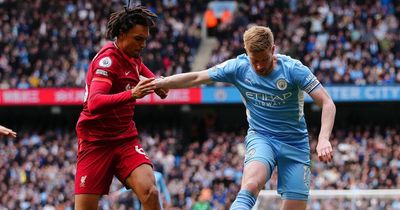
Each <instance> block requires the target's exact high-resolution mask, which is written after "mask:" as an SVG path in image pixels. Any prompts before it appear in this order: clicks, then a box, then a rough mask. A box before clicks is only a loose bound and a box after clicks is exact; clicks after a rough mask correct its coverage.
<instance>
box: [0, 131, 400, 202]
mask: <svg viewBox="0 0 400 210" xmlns="http://www.w3.org/2000/svg"><path fill="white" fill-rule="evenodd" d="M146 130H147V129H146V128H144V130H143V131H142V136H141V139H142V141H141V142H142V144H143V147H144V149H145V150H146V151H149V156H151V157H152V158H153V159H154V160H155V162H157V164H156V165H158V163H160V165H158V166H157V168H158V169H159V170H160V171H163V172H164V173H165V176H164V177H165V179H166V184H167V187H168V190H169V192H170V194H171V208H170V209H187V210H190V209H192V208H194V207H195V206H197V207H196V208H198V206H208V205H209V206H210V208H211V209H213V210H214V209H224V208H225V207H226V206H229V204H230V203H231V202H232V201H233V200H234V196H232V195H235V194H236V193H237V192H238V190H239V187H238V186H239V183H240V180H241V173H240V172H241V170H242V167H243V163H242V161H241V159H242V157H243V155H244V154H243V147H244V144H243V138H244V135H243V134H244V133H245V132H244V131H239V132H210V133H209V135H208V138H207V139H204V140H203V141H202V142H201V143H200V142H193V143H191V144H190V145H188V146H187V148H185V149H184V150H183V151H184V153H183V154H182V155H179V153H178V152H176V149H177V147H179V143H178V142H180V141H182V139H180V138H181V134H180V132H181V131H180V128H178V127H174V128H165V129H160V130H158V131H153V132H151V133H149V132H148V131H146ZM171 131H172V132H171ZM315 131H316V128H311V129H310V134H311V136H310V140H311V145H310V146H311V148H312V149H315V146H316V143H317V136H316V135H315V134H317V132H315ZM20 133H21V136H20V138H17V139H8V138H5V137H2V138H1V137H0V140H1V141H0V181H1V182H0V183H1V184H0V192H1V193H0V209H2V208H5V209H18V208H21V209H38V208H44V207H45V206H46V208H64V209H72V208H73V196H72V195H73V189H74V170H75V163H76V150H77V148H76V144H75V141H76V137H75V135H74V132H73V130H62V129H54V130H45V131H44V132H35V131H24V132H20ZM331 142H332V144H333V147H334V148H336V150H335V152H336V153H335V155H334V163H332V164H331V165H324V164H322V163H320V162H319V161H318V157H317V156H316V153H315V152H313V153H312V165H313V167H312V168H311V169H312V171H311V172H312V176H313V177H314V178H312V179H311V180H312V183H311V189H399V188H400V125H393V126H391V127H379V126H364V127H361V126H357V127H353V128H347V129H337V130H336V131H334V132H333V139H332V141H331ZM169 156H172V157H173V158H170V157H169ZM168 159H173V160H174V161H172V165H171V162H170V161H169V160H168ZM167 168H169V169H167ZM276 181H277V180H276V174H273V175H272V178H271V181H270V182H268V183H267V184H266V189H276ZM121 187H122V186H121V184H120V183H119V182H118V181H115V182H114V183H113V184H112V186H111V190H110V192H111V193H112V192H115V191H118V189H120V188H121ZM133 200H134V199H133V194H128V193H125V194H122V195H121V196H120V197H118V198H117V199H115V201H116V202H112V203H110V202H109V200H108V199H107V198H104V199H103V200H102V201H101V205H100V206H101V209H110V208H115V209H118V208H127V209H128V208H129V207H132V206H133V205H134V204H133ZM326 202H327V201H323V202H322V201H320V200H319V203H318V204H317V203H314V201H312V205H310V206H314V207H312V209H325V207H326V206H325V205H328V206H329V205H332V206H335V205H337V206H342V207H343V208H344V207H345V206H346V205H348V204H349V203H348V202H342V204H339V203H335V202H337V200H333V199H332V200H329V202H330V203H328V204H326ZM365 202H366V203H367V204H366V205H367V206H368V205H372V204H370V201H365ZM385 205H386V204H385ZM387 205H391V204H390V202H389V203H388V202H387ZM393 205H398V204H397V203H393ZM318 206H319V207H318ZM324 206H325V207H324ZM207 208H208V207H207ZM329 208H330V207H329ZM360 208H361V207H360Z"/></svg>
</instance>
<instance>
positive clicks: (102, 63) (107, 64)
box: [99, 57, 112, 68]
mask: <svg viewBox="0 0 400 210" xmlns="http://www.w3.org/2000/svg"><path fill="white" fill-rule="evenodd" d="M111 64H112V61H111V58H110V57H104V58H102V59H100V61H99V66H101V67H106V68H107V67H110V66H111Z"/></svg>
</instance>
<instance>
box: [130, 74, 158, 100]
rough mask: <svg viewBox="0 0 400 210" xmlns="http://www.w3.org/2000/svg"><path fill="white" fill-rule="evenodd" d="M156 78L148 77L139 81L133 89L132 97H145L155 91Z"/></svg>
mask: <svg viewBox="0 0 400 210" xmlns="http://www.w3.org/2000/svg"><path fill="white" fill-rule="evenodd" d="M153 81H154V78H148V79H147V78H146V79H142V80H140V81H139V83H138V84H137V85H136V86H135V87H134V88H133V89H132V90H131V93H132V98H134V99H138V98H143V97H144V96H145V95H148V94H150V93H154V89H155V88H156V85H155V84H154V82H153Z"/></svg>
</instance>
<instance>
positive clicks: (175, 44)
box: [0, 0, 207, 89]
mask: <svg viewBox="0 0 400 210" xmlns="http://www.w3.org/2000/svg"><path fill="white" fill-rule="evenodd" d="M132 2H133V3H135V4H137V1H132ZM133 3H132V4H133ZM125 4H126V2H125V1H109V0H101V1H95V2H94V1H70V0H62V1H41V0H35V1H33V0H32V1H18V0H6V1H0V21H1V23H2V24H1V26H0V88H1V89H8V88H19V89H26V88H37V87H84V85H85V74H86V71H87V69H88V65H89V63H90V60H91V59H92V58H93V57H94V56H95V53H96V52H97V51H98V50H99V49H100V48H101V46H103V45H104V44H105V43H106V42H107V41H108V40H107V39H106V38H105V33H106V24H107V19H108V18H109V16H110V14H111V12H113V11H117V10H120V9H121V8H122V6H124V5H125ZM204 5H207V4H206V3H203V2H202V1H185V2H180V4H179V5H178V2H177V1H146V4H145V6H147V7H148V8H149V9H151V10H152V11H153V12H155V13H156V14H157V15H158V16H159V19H158V27H157V29H155V30H154V31H153V32H152V36H151V39H150V40H149V41H148V42H147V49H146V51H145V52H144V53H143V62H144V63H145V64H146V65H147V66H148V67H149V68H150V69H151V70H152V71H153V72H154V73H155V74H156V75H164V76H165V75H171V74H175V73H181V72H184V71H188V70H190V66H189V65H190V63H191V62H192V60H193V56H194V54H195V52H196V49H197V46H198V44H199V41H200V39H199V37H200V23H201V16H202V11H203V10H204V8H203V7H204Z"/></svg>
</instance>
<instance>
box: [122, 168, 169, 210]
mask: <svg viewBox="0 0 400 210" xmlns="http://www.w3.org/2000/svg"><path fill="white" fill-rule="evenodd" d="M125 183H126V185H127V186H128V187H130V188H131V189H132V190H133V191H134V192H135V194H136V195H137V196H138V198H139V200H140V202H141V203H142V206H143V210H160V209H161V207H160V200H159V196H158V190H157V186H156V179H155V177H154V173H153V168H152V167H151V166H150V165H147V164H143V165H140V166H139V167H137V168H136V169H135V170H133V171H132V173H131V174H130V175H129V177H128V178H127V179H126V182H125Z"/></svg>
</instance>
